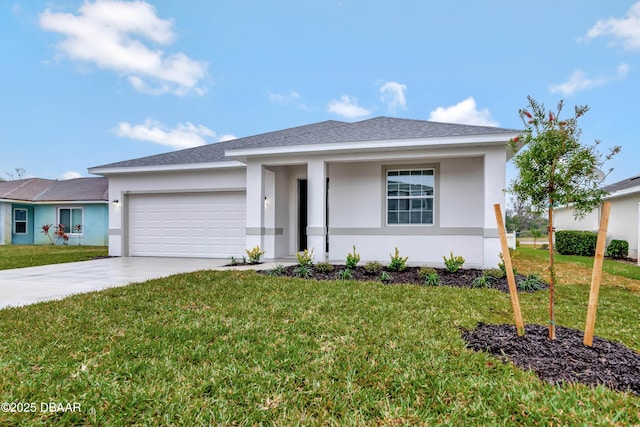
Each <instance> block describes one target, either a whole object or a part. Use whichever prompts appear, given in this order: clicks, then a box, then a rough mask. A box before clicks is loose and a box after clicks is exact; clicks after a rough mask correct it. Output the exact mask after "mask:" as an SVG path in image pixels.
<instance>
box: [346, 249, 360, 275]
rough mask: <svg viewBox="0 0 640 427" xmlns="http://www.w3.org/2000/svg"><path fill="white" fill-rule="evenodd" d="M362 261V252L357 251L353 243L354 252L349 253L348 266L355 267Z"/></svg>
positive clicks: (349, 267)
mask: <svg viewBox="0 0 640 427" xmlns="http://www.w3.org/2000/svg"><path fill="white" fill-rule="evenodd" d="M359 262H360V254H358V253H357V252H356V245H353V253H348V254H347V268H348V269H352V268H355V267H356V265H358V263H359Z"/></svg>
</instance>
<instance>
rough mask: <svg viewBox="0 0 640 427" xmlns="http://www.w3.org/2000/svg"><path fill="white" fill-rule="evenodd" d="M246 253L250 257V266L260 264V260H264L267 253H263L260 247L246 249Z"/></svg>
mask: <svg viewBox="0 0 640 427" xmlns="http://www.w3.org/2000/svg"><path fill="white" fill-rule="evenodd" d="M245 252H246V253H247V256H248V257H249V264H260V258H262V255H264V254H265V253H266V252H267V251H261V250H260V246H256V247H255V248H253V249H251V250H249V249H245Z"/></svg>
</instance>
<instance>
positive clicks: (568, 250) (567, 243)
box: [555, 230, 598, 256]
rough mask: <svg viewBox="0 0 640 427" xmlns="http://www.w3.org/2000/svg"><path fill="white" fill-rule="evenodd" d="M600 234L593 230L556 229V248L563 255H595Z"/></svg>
mask: <svg viewBox="0 0 640 427" xmlns="http://www.w3.org/2000/svg"><path fill="white" fill-rule="evenodd" d="M597 240H598V235H597V234H596V233H593V232H591V231H576V230H560V231H556V244H555V248H556V250H557V251H558V253H560V254H562V255H582V256H594V255H595V253H596V242H597Z"/></svg>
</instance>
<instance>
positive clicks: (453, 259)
mask: <svg viewBox="0 0 640 427" xmlns="http://www.w3.org/2000/svg"><path fill="white" fill-rule="evenodd" d="M449 254H450V255H449V258H447V257H445V256H443V257H442V259H444V265H445V267H446V268H447V271H448V272H449V273H455V272H456V271H458V270H460V268H462V266H463V265H464V258H462V257H461V256H453V252H450V253H449Z"/></svg>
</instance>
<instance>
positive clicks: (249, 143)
mask: <svg viewBox="0 0 640 427" xmlns="http://www.w3.org/2000/svg"><path fill="white" fill-rule="evenodd" d="M513 132H520V131H519V130H516V129H504V128H497V127H490V126H473V125H462V124H454V123H440V122H430V121H424V120H411V119H398V118H391V117H377V118H373V119H368V120H362V121H359V122H354V123H346V122H339V121H334V120H328V121H324V122H319V123H314V124H310V125H305V126H298V127H294V128H289V129H284V130H279V131H274V132H268V133H263V134H260V135H255V136H249V137H245V138H239V139H234V140H231V141H225V142H218V143H214V144H208V145H203V146H200V147H195V148H188V149H185V150H179V151H173V152H169V153H165V154H157V155H154V156H148V157H141V158H138V159H132V160H125V161H122V162H116V163H110V164H107V165H102V166H96V167H95V168H92V169H98V168H122V167H140V166H165V165H180V164H195V163H209V162H223V161H228V160H229V159H227V158H225V154H224V153H225V150H231V149H241V148H256V147H282V146H291V145H309V144H331V143H341V142H361V141H362V142H364V141H383V140H403V139H405V140H406V139H418V138H439V137H442V138H444V137H452V136H472V135H494V134H502V133H505V134H506V133H513Z"/></svg>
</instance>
